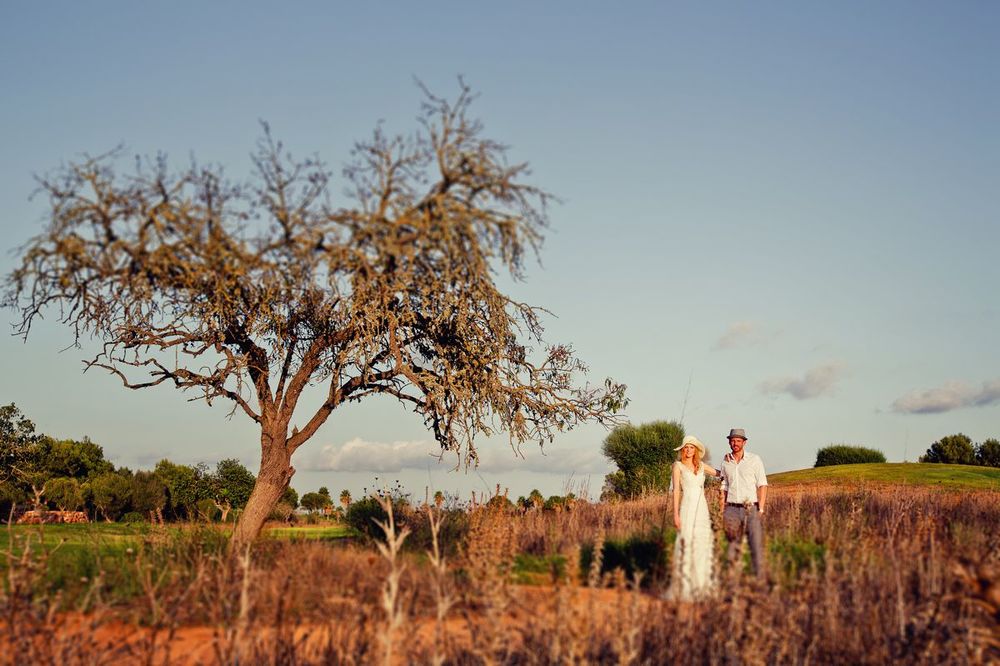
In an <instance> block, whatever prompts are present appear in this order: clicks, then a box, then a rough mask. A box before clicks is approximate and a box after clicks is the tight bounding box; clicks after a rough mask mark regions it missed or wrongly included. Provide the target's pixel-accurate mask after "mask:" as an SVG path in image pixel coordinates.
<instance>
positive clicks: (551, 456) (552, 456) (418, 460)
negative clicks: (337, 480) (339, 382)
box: [302, 437, 611, 474]
mask: <svg viewBox="0 0 1000 666" xmlns="http://www.w3.org/2000/svg"><path fill="white" fill-rule="evenodd" d="M478 449H479V469H480V470H481V471H483V472H490V473H494V472H497V473H499V472H541V473H550V474H566V473H571V472H572V473H580V474H585V473H602V474H603V473H605V472H607V471H609V469H610V468H611V464H610V463H609V462H608V461H607V460H606V459H605V458H604V456H603V455H602V454H601V451H600V447H599V446H596V445H595V446H594V447H593V448H592V449H577V448H568V447H558V446H556V445H553V444H550V445H548V446H546V447H545V449H544V451H543V450H541V449H539V447H538V445H537V444H524V445H523V446H522V447H521V453H522V454H523V457H521V456H518V454H517V453H515V452H514V451H513V450H512V449H511V448H510V446H506V445H504V444H502V443H498V442H483V443H482V444H481V445H480V446H479V447H478ZM440 453H441V449H440V447H439V446H438V445H437V443H436V442H434V441H410V442H392V443H387V442H369V441H365V440H363V439H361V438H360V437H356V438H354V439H352V440H350V441H348V442H345V443H344V444H343V445H341V446H335V445H332V444H328V445H326V446H324V447H323V448H321V449H320V450H319V451H316V452H315V453H313V454H312V455H310V456H308V457H306V458H305V460H304V462H303V463H302V468H303V469H304V470H309V471H323V472H325V471H336V472H379V473H391V472H399V471H401V470H403V469H420V470H422V469H426V468H427V465H428V464H430V465H438V464H439V463H438V456H439V455H440ZM459 462H460V461H459V459H458V458H457V457H455V454H454V453H446V454H445V456H444V459H443V460H442V462H441V463H440V464H442V465H445V466H447V467H449V468H451V467H454V466H455V465H456V464H458V463H459Z"/></svg>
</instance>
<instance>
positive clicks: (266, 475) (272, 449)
mask: <svg viewBox="0 0 1000 666" xmlns="http://www.w3.org/2000/svg"><path fill="white" fill-rule="evenodd" d="M294 473H295V470H294V469H293V468H292V456H291V453H289V452H288V450H287V448H286V446H285V438H284V437H274V436H270V435H269V434H268V433H264V434H263V435H262V436H261V458H260V473H258V474H257V482H256V483H255V484H254V486H253V491H252V492H251V493H250V499H249V500H247V505H246V507H245V508H244V509H243V511H242V512H241V513H240V517H239V520H238V521H237V522H236V529H235V530H234V531H233V538H232V541H231V542H230V544H229V548H230V551H231V552H233V553H235V554H240V553H242V552H243V551H244V550H245V549H246V548H247V546H249V545H250V544H252V543H253V541H254V539H256V538H257V535H258V534H260V530H261V528H262V527H263V526H264V521H266V520H267V517H268V515H269V514H270V513H271V511H272V509H274V507H275V506H277V504H278V500H280V499H281V496H282V494H284V492H285V488H286V487H288V481H289V480H290V479H291V478H292V475H293V474H294Z"/></svg>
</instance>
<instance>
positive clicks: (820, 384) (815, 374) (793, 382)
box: [758, 362, 845, 400]
mask: <svg viewBox="0 0 1000 666" xmlns="http://www.w3.org/2000/svg"><path fill="white" fill-rule="evenodd" d="M844 372H845V369H844V364H843V363H839V362H831V363H826V364H823V365H820V366H817V367H815V368H812V369H811V370H808V371H807V372H806V374H805V375H804V376H803V377H802V378H801V379H797V378H794V377H779V378H775V379H769V380H767V381H764V382H761V384H760V385H759V387H758V388H759V389H760V391H761V393H767V394H772V395H776V394H782V393H787V394H788V395H790V396H792V397H793V398H795V399H796V400H810V399H812V398H818V397H820V396H823V395H828V394H830V393H832V392H833V389H834V386H835V385H836V383H837V382H838V381H840V380H841V378H843V376H844Z"/></svg>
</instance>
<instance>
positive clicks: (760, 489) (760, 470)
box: [757, 458, 767, 513]
mask: <svg viewBox="0 0 1000 666" xmlns="http://www.w3.org/2000/svg"><path fill="white" fill-rule="evenodd" d="M766 503H767V475H766V474H764V463H763V461H761V459H760V458H758V459H757V509H758V510H759V511H760V512H761V513H764V505H765V504H766Z"/></svg>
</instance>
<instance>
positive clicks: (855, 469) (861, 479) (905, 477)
mask: <svg viewBox="0 0 1000 666" xmlns="http://www.w3.org/2000/svg"><path fill="white" fill-rule="evenodd" d="M767 481H768V483H769V484H771V485H774V486H776V487H781V486H799V485H813V484H818V485H831V484H837V485H840V484H843V485H852V484H856V483H864V484H876V485H877V484H886V485H917V486H934V487H938V488H946V489H951V490H960V489H969V490H998V491H1000V468H997V467H975V466H972V465H938V464H931V463H869V464H864V465H831V466H829V467H816V468H813V469H800V470H796V471H794V472H781V473H779V474H768V475H767Z"/></svg>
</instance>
